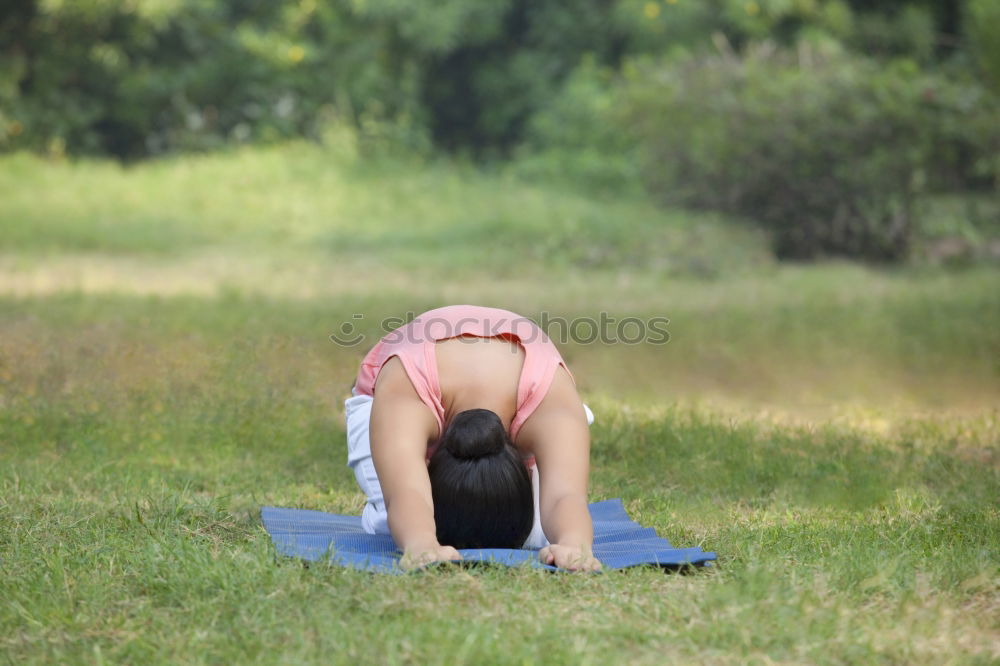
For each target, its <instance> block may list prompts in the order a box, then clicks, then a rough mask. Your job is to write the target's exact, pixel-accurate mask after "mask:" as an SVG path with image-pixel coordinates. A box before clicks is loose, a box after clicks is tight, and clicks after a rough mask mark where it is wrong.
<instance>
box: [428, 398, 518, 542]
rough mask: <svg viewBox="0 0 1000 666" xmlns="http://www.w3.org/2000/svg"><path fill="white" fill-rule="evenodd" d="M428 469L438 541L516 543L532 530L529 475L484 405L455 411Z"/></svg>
mask: <svg viewBox="0 0 1000 666" xmlns="http://www.w3.org/2000/svg"><path fill="white" fill-rule="evenodd" d="M427 473H428V474H429V475H430V478H431V494H432V496H433V498H434V522H435V524H436V525H437V538H438V542H439V543H441V544H442V545H445V546H454V547H455V548H484V547H493V548H520V547H521V546H522V545H523V544H524V541H525V540H526V539H527V538H528V535H529V534H530V533H531V525H532V522H533V521H534V509H535V505H534V499H533V498H532V494H531V477H530V476H529V475H528V469H527V468H526V467H525V466H524V462H523V461H522V460H521V456H520V455H519V454H518V452H517V450H516V449H515V448H514V445H513V444H512V443H511V441H510V437H509V436H508V435H507V431H506V430H504V427H503V424H502V423H501V422H500V417H499V416H497V415H496V414H495V413H493V412H491V411H490V410H488V409H468V410H466V411H464V412H459V413H458V414H456V415H455V417H454V418H453V419H452V421H451V424H450V425H449V426H448V428H447V429H446V430H445V431H444V436H443V437H442V438H441V444H440V446H438V449H437V451H435V452H434V455H433V456H432V457H431V461H430V465H429V467H428V468H427Z"/></svg>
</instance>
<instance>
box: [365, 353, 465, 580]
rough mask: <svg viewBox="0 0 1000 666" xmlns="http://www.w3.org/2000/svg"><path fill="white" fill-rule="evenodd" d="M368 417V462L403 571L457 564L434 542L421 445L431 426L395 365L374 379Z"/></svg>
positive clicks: (453, 552) (387, 366)
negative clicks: (400, 554)
mask: <svg viewBox="0 0 1000 666" xmlns="http://www.w3.org/2000/svg"><path fill="white" fill-rule="evenodd" d="M375 395H376V398H375V402H374V404H373V405H372V416H371V428H370V437H371V447H372V461H373V462H374V463H375V471H376V473H377V474H378V478H379V483H380V484H381V486H382V495H383V497H384V498H385V507H386V512H387V513H388V518H389V531H390V532H391V533H392V538H393V540H394V541H395V542H396V545H397V546H399V547H400V548H401V549H402V550H403V552H404V556H403V566H404V567H417V566H420V565H422V564H426V563H428V562H433V561H438V560H449V559H459V555H458V552H457V551H456V550H455V549H454V548H451V547H442V546H441V544H439V543H438V541H437V534H436V529H435V524H434V502H433V499H432V496H431V483H430V478H429V477H428V475H427V464H426V462H425V454H426V451H427V442H428V440H429V439H430V438H431V437H433V436H434V435H435V434H436V433H437V429H438V427H437V422H436V421H435V419H434V416H433V415H432V414H431V413H430V410H429V409H428V408H427V406H426V405H425V404H424V403H423V402H422V401H421V400H420V398H419V397H418V396H417V394H416V392H415V391H414V390H413V387H412V386H411V385H410V383H409V379H408V378H407V377H406V373H405V370H404V369H403V367H402V364H401V363H400V361H399V360H398V359H390V360H389V362H387V363H386V364H385V366H384V367H383V369H382V371H381V372H380V373H379V378H378V381H377V383H376V387H375Z"/></svg>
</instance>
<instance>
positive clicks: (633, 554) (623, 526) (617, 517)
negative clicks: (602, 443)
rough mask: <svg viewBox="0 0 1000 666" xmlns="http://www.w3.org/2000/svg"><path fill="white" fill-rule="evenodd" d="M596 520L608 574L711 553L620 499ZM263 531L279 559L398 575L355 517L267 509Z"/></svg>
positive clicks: (481, 556) (498, 556)
mask: <svg viewBox="0 0 1000 666" xmlns="http://www.w3.org/2000/svg"><path fill="white" fill-rule="evenodd" d="M590 515H591V517H592V518H593V520H594V556H595V557H597V559H599V560H600V561H601V563H602V564H603V565H604V567H605V568H607V569H624V568H627V567H636V566H642V565H653V566H660V567H664V568H668V569H674V568H679V567H684V566H705V565H707V564H709V563H710V562H711V561H713V560H714V559H715V553H706V552H703V551H702V550H701V548H674V547H672V546H671V545H670V542H669V541H667V540H666V539H664V538H663V537H659V536H657V535H656V531H655V530H654V529H653V528H651V527H642V526H641V525H639V524H637V523H635V522H633V521H632V520H631V519H630V518H629V517H628V514H627V513H625V507H623V506H622V502H621V500H619V499H612V500H605V501H603V502H595V503H593V504H591V505H590ZM260 517H261V520H262V521H263V522H264V529H265V530H267V533H268V534H270V535H271V540H272V541H274V546H275V548H277V550H278V552H279V553H281V554H282V555H289V556H292V557H299V558H302V559H304V560H310V561H317V560H322V559H327V558H329V560H330V561H331V562H334V563H336V564H340V565H342V566H345V567H353V568H356V569H364V570H366V571H375V572H380V573H402V570H401V569H400V568H399V558H400V555H401V553H400V552H399V550H398V549H397V548H396V544H395V543H393V541H392V537H390V536H388V535H379V534H367V533H365V531H364V529H363V528H362V527H361V518H360V517H359V516H338V515H336V514H332V513H323V512H322V511H311V510H309V509H279V508H275V507H272V506H266V507H264V508H263V509H261V511H260ZM459 552H460V553H461V554H462V558H463V562H465V563H469V562H490V563H494V564H502V565H506V566H522V565H527V566H531V567H535V568H539V569H550V570H552V571H557V570H558V569H557V568H556V567H554V566H551V565H548V564H542V563H541V562H539V561H538V551H536V550H521V549H508V548H470V549H466V550H460V551H459Z"/></svg>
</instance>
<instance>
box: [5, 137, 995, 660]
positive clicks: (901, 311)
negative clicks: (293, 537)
mask: <svg viewBox="0 0 1000 666" xmlns="http://www.w3.org/2000/svg"><path fill="white" fill-rule="evenodd" d="M0 164H2V166H3V168H2V169H0V195H2V197H0V243H2V248H3V251H2V256H0V655H3V657H5V658H6V659H8V660H10V661H12V662H16V663H22V662H24V663H41V662H46V663H51V662H58V663H64V662H69V663H74V662H77V663H78V662H88V663H89V662H97V663H100V662H102V661H115V662H125V663H147V662H160V663H175V662H196V663H200V662H204V663H246V662H264V663H275V662H278V663H289V662H290V663H329V662H334V663H347V662H350V663H432V664H433V663H449V664H453V663H481V662H490V663H494V662H495V663H511V664H522V663H557V664H558V663H567V664H568V663H573V664H577V663H645V664H662V663H676V662H680V663H688V662H697V663H701V662H707V663H747V662H760V663H771V662H780V663H870V662H873V661H882V662H889V663H925V664H939V663H990V662H992V661H996V660H998V659H1000V640H998V638H997V637H998V636H1000V619H998V618H1000V537H998V535H1000V511H998V507H997V501H996V498H997V497H1000V446H998V441H1000V413H998V412H997V409H996V405H997V404H1000V365H998V362H1000V361H998V359H1000V337H998V334H997V331H998V330H1000V289H998V288H997V287H998V284H1000V283H998V277H997V273H996V271H995V270H994V269H990V268H988V267H978V268H972V269H968V270H964V271H960V272H949V271H942V270H936V269H935V270H932V269H920V268H913V267H911V268H908V269H900V270H895V271H892V270H877V269H873V268H866V267H861V266H856V265H851V264H842V263H829V264H824V265H814V266H796V265H776V264H774V263H773V262H771V261H770V260H769V259H768V257H767V253H766V252H765V251H764V250H763V247H764V245H763V243H762V241H761V239H760V238H759V237H757V236H756V235H755V234H752V233H749V232H737V233H735V235H734V234H731V233H730V231H731V230H732V227H731V226H730V225H729V223H726V222H725V221H724V220H719V219H715V218H710V217H705V216H689V215H687V214H684V213H680V212H676V211H673V212H670V211H668V212H663V211H660V210H657V209H655V208H654V207H652V206H650V205H649V204H648V203H647V202H643V201H641V200H638V199H632V200H626V201H618V202H611V201H604V200H601V199H599V198H594V197H589V196H588V195H586V193H572V192H568V191H560V192H556V191H549V190H546V189H545V188H544V187H541V186H531V185H526V184H525V183H523V182H517V181H514V180H509V179H506V178H505V177H503V176H496V175H493V176H491V175H487V174H483V173H478V172H475V171H473V170H471V169H468V168H466V167H462V166H460V165H449V164H443V163H441V164H427V165H422V166H421V165H414V164H382V165H378V164H370V163H361V162H353V161H351V160H349V159H346V158H344V157H343V156H340V157H337V156H336V155H333V156H330V155H327V154H326V153H324V152H322V151H320V150H318V149H314V148H307V147H303V146H292V147H285V148H275V149H268V150H260V151H249V150H248V151H243V152H237V153H232V154H220V155H215V156H205V157H198V158H190V157H186V158H176V159H172V160H168V161H164V162H159V163H151V164H147V165H144V166H141V167H139V168H134V169H126V170H123V169H121V168H119V167H117V166H112V165H109V164H105V163H82V164H48V163H45V162H42V161H39V160H37V159H34V158H26V157H23V156H14V157H10V156H8V157H4V158H2V159H0ZM454 302H471V303H483V304H489V305H496V306H499V307H505V308H509V309H512V310H516V311H518V312H522V313H524V314H526V315H529V316H532V317H536V318H540V317H541V315H542V314H547V315H549V316H550V317H563V318H565V319H566V320H568V321H572V320H573V319H577V318H584V317H592V318H597V317H599V315H600V313H601V312H605V313H608V314H610V315H612V316H614V317H616V318H622V317H626V316H636V317H640V318H643V319H645V318H648V317H652V316H664V317H668V318H669V319H670V323H669V325H668V327H667V328H668V329H669V332H670V336H671V337H670V341H669V342H668V343H667V344H665V345H652V344H641V345H623V344H601V343H593V344H581V343H579V342H572V341H568V342H567V343H566V344H560V346H561V348H562V349H563V352H564V355H565V356H566V357H567V359H568V360H569V362H570V365H571V367H572V368H573V370H574V373H575V375H576V377H577V380H578V382H579V385H580V387H581V389H582V391H583V392H584V396H585V398H586V400H587V401H588V402H589V403H590V404H591V406H592V407H593V408H594V410H595V412H596V414H597V422H596V424H595V426H594V428H593V431H592V432H593V438H594V445H593V475H592V495H593V498H594V499H604V498H610V497H622V498H623V499H624V501H625V504H626V507H627V508H628V510H629V512H630V513H631V515H632V516H633V517H634V518H635V519H637V520H639V521H640V522H642V523H643V524H645V525H650V526H653V527H655V528H656V529H657V530H658V531H659V533H661V534H662V535H664V536H666V537H668V538H669V539H670V540H671V541H672V542H674V543H675V544H677V545H678V546H695V545H697V546H701V547H702V548H704V549H706V550H714V551H716V552H717V553H718V554H719V562H718V566H717V567H716V568H715V569H714V570H712V571H706V572H701V573H700V574H697V575H691V576H666V575H664V574H662V573H661V572H659V571H650V570H641V571H631V572H617V573H612V574H609V575H601V576H551V575H547V574H542V573H539V572H536V571H520V570H515V571H508V570H469V571H436V572H428V573H425V574H423V575H417V576H408V577H404V578H397V577H382V576H371V575H368V574H360V573H357V572H351V571H345V570H340V569H335V568H329V567H326V566H313V567H310V568H308V569H306V568H304V567H302V565H301V564H300V563H298V562H296V561H292V560H285V559H275V557H274V553H273V550H272V549H271V548H270V545H269V540H268V538H267V536H266V535H265V534H264V533H263V531H262V529H261V527H260V523H259V520H258V511H259V508H260V506H262V505H278V506H292V507H308V508H313V509H321V510H326V511H333V512H339V513H357V512H358V511H360V508H361V503H362V497H361V495H360V493H359V492H358V490H357V489H356V487H355V483H354V480H353V477H352V475H351V473H350V471H349V470H348V469H347V467H346V464H345V458H346V454H345V444H344V433H343V426H342V411H341V410H342V407H341V401H342V399H343V397H345V395H346V394H347V390H348V386H349V385H350V382H351V379H352V378H353V375H354V373H355V372H356V369H357V364H358V361H359V360H360V358H361V355H362V354H363V353H364V351H365V349H366V348H367V344H370V343H371V342H372V341H374V339H375V337H376V336H377V335H378V334H379V332H380V321H381V320H382V319H383V318H384V317H389V316H394V317H398V316H403V315H405V313H406V312H408V311H411V312H419V311H421V310H423V309H427V308H431V307H435V306H438V305H442V304H445V303H454ZM355 314H363V315H364V317H363V318H362V319H355V318H354V316H353V315H355ZM344 322H352V323H355V324H356V325H357V327H358V329H359V331H360V332H361V333H363V334H365V335H366V336H367V344H364V343H363V344H360V345H358V346H355V347H342V346H338V345H336V344H334V343H333V342H332V341H331V340H330V338H329V336H330V334H331V333H334V332H336V331H337V330H338V328H339V327H340V325H341V324H342V323H344ZM550 333H551V334H553V336H557V335H558V334H559V331H558V330H557V329H555V328H554V329H551V330H550Z"/></svg>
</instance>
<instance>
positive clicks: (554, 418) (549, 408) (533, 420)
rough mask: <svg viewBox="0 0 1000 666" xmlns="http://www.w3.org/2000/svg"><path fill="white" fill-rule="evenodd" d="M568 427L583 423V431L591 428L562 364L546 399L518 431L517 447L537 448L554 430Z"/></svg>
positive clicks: (570, 378)
mask: <svg viewBox="0 0 1000 666" xmlns="http://www.w3.org/2000/svg"><path fill="white" fill-rule="evenodd" d="M567 426H568V427H570V428H572V429H574V430H576V429H577V427H578V426H582V431H583V432H587V430H588V427H587V416H586V413H585V412H584V411H583V401H582V400H581V399H580V394H579V393H577V390H576V384H574V383H573V379H572V377H570V375H569V373H568V372H567V371H566V368H564V367H563V366H561V365H560V366H559V368H558V369H557V370H556V374H555V376H554V377H553V378H552V384H551V386H549V390H548V392H547V393H546V394H545V398H543V399H542V402H541V403H539V405H538V407H537V408H536V409H535V411H534V412H532V414H531V416H529V417H528V419H527V420H526V421H525V422H524V425H523V426H521V430H520V431H519V432H518V433H517V444H518V447H521V448H527V449H529V450H534V449H536V448H537V444H538V443H540V442H542V441H543V440H547V439H549V438H550V437H551V436H552V434H553V430H559V431H563V430H564V429H565V428H566V427H567Z"/></svg>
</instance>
